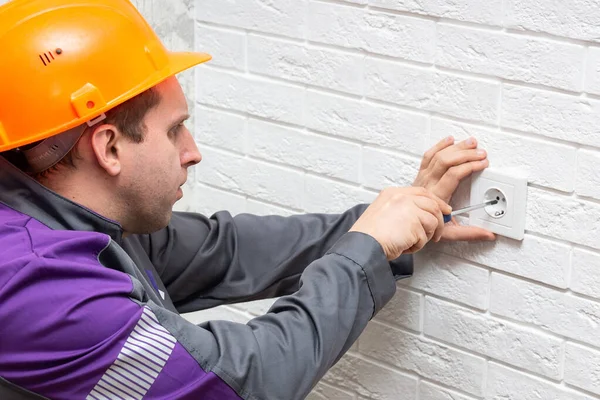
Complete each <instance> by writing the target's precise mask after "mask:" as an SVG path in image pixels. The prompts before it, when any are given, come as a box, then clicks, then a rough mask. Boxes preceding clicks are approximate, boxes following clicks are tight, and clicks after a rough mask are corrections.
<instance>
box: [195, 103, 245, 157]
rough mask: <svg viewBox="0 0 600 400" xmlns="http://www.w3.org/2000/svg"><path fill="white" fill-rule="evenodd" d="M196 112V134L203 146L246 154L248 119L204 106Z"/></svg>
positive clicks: (198, 107)
mask: <svg viewBox="0 0 600 400" xmlns="http://www.w3.org/2000/svg"><path fill="white" fill-rule="evenodd" d="M195 111H196V128H195V132H194V133H195V136H196V138H197V140H198V141H199V142H200V143H201V144H208V145H211V146H216V147H221V148H223V149H227V150H233V151H237V152H240V153H243V152H244V150H245V142H246V130H247V128H246V117H242V116H240V115H237V114H232V113H229V112H225V111H221V110H215V109H212V108H207V107H202V106H197V107H196V110H195ZM200 147H202V146H200ZM200 152H202V148H200Z"/></svg>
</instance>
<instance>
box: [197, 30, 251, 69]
mask: <svg viewBox="0 0 600 400" xmlns="http://www.w3.org/2000/svg"><path fill="white" fill-rule="evenodd" d="M195 35H196V44H195V47H196V49H198V50H199V51H202V52H204V53H208V54H210V55H211V56H212V57H213V58H212V60H210V64H211V65H219V66H221V67H228V68H235V69H237V70H240V71H244V70H245V69H246V54H245V53H246V35H245V34H244V33H241V32H236V31H232V30H228V29H221V28H215V27H212V26H208V25H201V24H197V25H196V29H195Z"/></svg>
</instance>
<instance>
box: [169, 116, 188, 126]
mask: <svg viewBox="0 0 600 400" xmlns="http://www.w3.org/2000/svg"><path fill="white" fill-rule="evenodd" d="M188 119H190V115H189V114H185V115H183V116H181V117H179V118H178V119H176V120H175V122H174V123H173V124H171V128H170V129H172V128H175V127H176V126H177V125H179V124H181V123H182V122H185V121H187V120H188Z"/></svg>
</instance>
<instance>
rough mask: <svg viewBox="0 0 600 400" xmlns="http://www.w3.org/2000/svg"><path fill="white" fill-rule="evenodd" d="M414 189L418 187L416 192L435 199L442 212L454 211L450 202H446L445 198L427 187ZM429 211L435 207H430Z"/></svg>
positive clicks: (421, 195)
mask: <svg viewBox="0 0 600 400" xmlns="http://www.w3.org/2000/svg"><path fill="white" fill-rule="evenodd" d="M414 189H417V190H415V191H414V192H415V194H417V195H418V196H420V197H427V198H429V199H431V200H433V201H434V202H435V203H436V204H437V206H438V207H439V209H440V211H441V212H442V213H444V214H450V213H451V212H452V207H450V206H449V205H448V203H446V202H445V201H444V200H442V199H441V198H439V197H438V196H436V195H435V194H433V193H432V192H431V191H429V190H427V189H425V188H414ZM428 211H433V209H428ZM432 213H433V212H432Z"/></svg>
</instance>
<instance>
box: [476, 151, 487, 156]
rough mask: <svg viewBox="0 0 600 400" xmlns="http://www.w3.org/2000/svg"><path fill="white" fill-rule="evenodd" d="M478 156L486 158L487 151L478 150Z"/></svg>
mask: <svg viewBox="0 0 600 400" xmlns="http://www.w3.org/2000/svg"><path fill="white" fill-rule="evenodd" d="M477 155H478V156H479V157H483V156H485V150H477Z"/></svg>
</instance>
